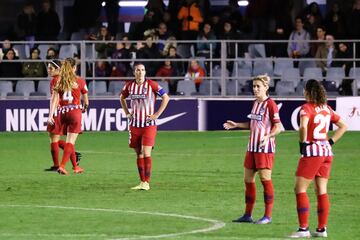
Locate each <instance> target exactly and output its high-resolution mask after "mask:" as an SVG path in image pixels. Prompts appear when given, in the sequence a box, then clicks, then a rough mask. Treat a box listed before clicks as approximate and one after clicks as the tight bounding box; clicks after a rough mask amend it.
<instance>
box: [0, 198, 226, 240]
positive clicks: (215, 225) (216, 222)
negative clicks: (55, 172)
mask: <svg viewBox="0 0 360 240" xmlns="http://www.w3.org/2000/svg"><path fill="white" fill-rule="evenodd" d="M0 207H4V208H6V207H8V208H11V207H13V208H16V207H18V208H21V207H22V208H49V209H64V210H81V211H98V212H119V213H132V214H146V215H155V216H163V217H174V218H184V219H191V220H196V221H204V222H209V223H212V224H213V225H212V226H210V227H207V228H201V229H195V230H192V231H187V232H177V233H168V234H160V235H152V236H135V237H126V238H115V237H110V236H107V235H105V234H101V235H98V236H102V237H104V236H107V238H108V239H111V240H133V239H155V238H166V237H178V236H182V235H189V234H195V233H206V232H211V231H215V230H219V229H221V228H223V227H225V225H226V224H225V223H224V222H222V221H219V220H215V219H209V218H202V217H196V216H189V215H181V214H175V213H161V212H146V211H133V210H120V209H106V208H82V207H66V206H43V205H0ZM0 235H1V234H0ZM7 235H8V236H9V234H7ZM34 235H37V236H47V234H34ZM83 235H84V236H90V235H87V234H83ZM49 236H53V235H52V234H49ZM66 236H69V237H74V236H76V234H68V235H67V234H64V237H66ZM81 236H82V235H81V234H80V235H79V237H81Z"/></svg>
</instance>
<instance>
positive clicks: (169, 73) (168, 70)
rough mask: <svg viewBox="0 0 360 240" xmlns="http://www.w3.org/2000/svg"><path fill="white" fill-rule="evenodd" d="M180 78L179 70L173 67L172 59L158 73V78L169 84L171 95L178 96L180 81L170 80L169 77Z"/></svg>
mask: <svg viewBox="0 0 360 240" xmlns="http://www.w3.org/2000/svg"><path fill="white" fill-rule="evenodd" d="M177 76H179V72H178V69H177V68H175V67H174V66H173V65H172V62H171V61H170V59H168V60H166V61H165V62H164V65H162V66H161V67H160V68H159V70H158V71H157V72H156V77H162V79H161V81H166V82H168V84H169V92H170V94H176V87H177V82H178V81H179V80H178V79H169V78H167V77H177Z"/></svg>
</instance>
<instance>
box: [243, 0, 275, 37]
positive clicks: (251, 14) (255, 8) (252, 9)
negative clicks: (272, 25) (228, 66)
mask: <svg viewBox="0 0 360 240" xmlns="http://www.w3.org/2000/svg"><path fill="white" fill-rule="evenodd" d="M270 7H271V1H269V0H257V1H249V5H248V6H247V8H246V13H245V14H246V18H247V19H249V20H250V21H251V28H252V33H251V38H252V39H265V37H266V33H267V32H268V29H269V11H268V10H269V9H270Z"/></svg>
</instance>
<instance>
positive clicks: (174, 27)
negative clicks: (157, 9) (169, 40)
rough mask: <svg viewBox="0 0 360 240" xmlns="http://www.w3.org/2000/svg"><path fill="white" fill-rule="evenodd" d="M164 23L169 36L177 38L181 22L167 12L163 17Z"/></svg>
mask: <svg viewBox="0 0 360 240" xmlns="http://www.w3.org/2000/svg"><path fill="white" fill-rule="evenodd" d="M162 22H163V23H165V24H166V27H167V31H168V32H169V35H171V36H175V38H176V37H177V34H178V33H179V30H178V26H179V21H178V19H177V18H176V15H175V17H174V16H172V15H171V14H170V12H169V11H165V12H164V15H163V17H162Z"/></svg>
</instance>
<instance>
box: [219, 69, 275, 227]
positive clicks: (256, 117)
mask: <svg viewBox="0 0 360 240" xmlns="http://www.w3.org/2000/svg"><path fill="white" fill-rule="evenodd" d="M269 82H270V77H269V76H267V75H259V76H257V77H255V78H254V79H253V92H254V95H255V98H256V99H255V101H254V104H253V107H252V110H251V113H250V114H249V115H248V118H249V119H250V122H241V123H237V122H233V121H230V120H228V121H226V123H224V128H225V129H226V130H229V129H233V128H245V129H250V137H249V143H248V147H247V152H246V157H245V162H244V174H245V176H244V182H245V188H246V190H245V203H246V209H245V213H244V215H243V216H241V217H240V218H238V219H236V220H233V222H237V223H253V222H254V221H253V218H252V211H253V208H254V204H255V199H256V185H255V175H256V173H257V172H259V176H260V180H261V183H262V185H263V187H264V202H265V214H264V216H263V217H262V218H261V219H259V220H258V221H256V222H255V223H256V224H268V223H271V221H272V219H271V216H272V207H273V202H274V188H273V184H272V180H271V170H272V167H273V163H274V153H275V136H276V135H278V134H279V133H280V132H281V122H280V116H279V110H278V108H277V105H276V103H275V102H274V101H273V100H272V99H271V98H269V95H268V90H269Z"/></svg>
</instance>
